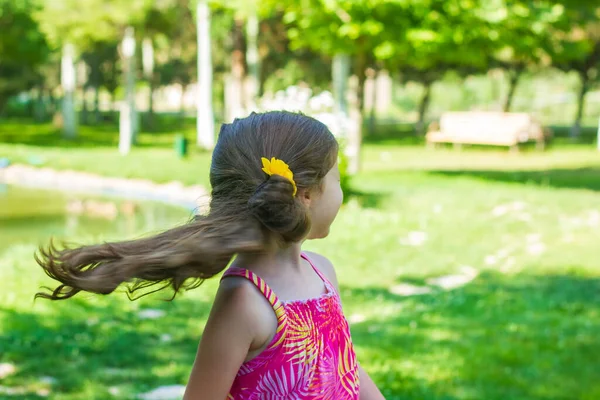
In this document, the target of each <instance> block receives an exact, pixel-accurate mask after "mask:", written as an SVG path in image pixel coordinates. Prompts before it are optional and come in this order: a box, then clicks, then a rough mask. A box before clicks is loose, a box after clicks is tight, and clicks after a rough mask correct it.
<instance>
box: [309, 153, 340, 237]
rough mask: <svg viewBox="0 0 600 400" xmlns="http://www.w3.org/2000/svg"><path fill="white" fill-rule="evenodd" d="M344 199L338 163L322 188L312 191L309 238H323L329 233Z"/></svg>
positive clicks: (324, 181)
mask: <svg viewBox="0 0 600 400" xmlns="http://www.w3.org/2000/svg"><path fill="white" fill-rule="evenodd" d="M343 200H344V194H343V192H342V187H341V186H340V170H339V168H338V165H337V163H336V164H335V165H334V166H333V168H331V170H329V172H328V173H327V175H325V178H323V183H322V185H321V190H314V191H312V192H311V193H310V205H309V209H310V217H311V223H312V225H311V229H310V233H309V234H308V237H307V239H322V238H324V237H326V236H327V235H329V228H330V227H331V224H332V223H333V220H334V219H335V217H336V216H337V213H338V211H339V209H340V207H341V205H342V201H343Z"/></svg>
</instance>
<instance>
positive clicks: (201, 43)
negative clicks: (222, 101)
mask: <svg viewBox="0 0 600 400" xmlns="http://www.w3.org/2000/svg"><path fill="white" fill-rule="evenodd" d="M196 18H197V21H196V24H197V25H196V29H197V38H198V93H197V98H196V141H197V144H198V146H200V147H201V148H203V149H205V150H212V149H213V148H214V147H215V121H214V115H213V106H212V91H213V87H212V80H213V78H212V58H211V49H210V9H209V8H208V2H207V0H198V3H197V17H196Z"/></svg>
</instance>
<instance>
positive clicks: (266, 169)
mask: <svg viewBox="0 0 600 400" xmlns="http://www.w3.org/2000/svg"><path fill="white" fill-rule="evenodd" d="M261 161H262V165H263V169H262V170H263V171H264V172H265V174H267V175H272V172H271V162H270V161H269V160H268V159H266V158H264V157H262V158H261Z"/></svg>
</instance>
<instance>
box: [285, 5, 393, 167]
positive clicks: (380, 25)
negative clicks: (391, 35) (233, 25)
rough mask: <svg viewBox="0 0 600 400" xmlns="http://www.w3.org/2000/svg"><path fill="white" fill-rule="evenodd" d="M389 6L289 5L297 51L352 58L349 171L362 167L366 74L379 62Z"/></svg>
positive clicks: (288, 18)
mask: <svg viewBox="0 0 600 400" xmlns="http://www.w3.org/2000/svg"><path fill="white" fill-rule="evenodd" d="M386 3H387V2H385V1H383V0H382V1H367V0H339V1H325V0H294V1H290V2H287V3H285V4H286V5H285V8H284V12H285V15H284V20H285V22H286V23H287V24H288V26H289V28H288V36H289V38H290V41H291V45H292V48H293V49H301V48H308V49H310V50H313V51H315V52H318V53H320V54H323V55H326V56H328V57H330V58H333V57H336V56H338V55H348V56H349V57H350V59H351V62H352V69H353V72H354V74H355V76H356V77H357V84H356V85H355V87H354V93H353V94H352V95H351V96H350V99H351V104H350V105H351V107H352V108H353V110H351V114H352V115H353V117H354V118H353V119H354V123H353V124H354V125H355V127H354V129H351V132H348V137H347V147H346V152H347V154H348V158H349V162H348V171H349V172H350V173H356V172H358V170H359V167H360V148H361V142H362V125H363V123H362V122H363V108H364V101H363V100H364V84H365V80H366V70H367V68H368V67H369V66H371V65H372V64H373V63H374V61H375V59H374V57H373V52H374V49H375V47H376V46H377V44H378V43H379V42H380V35H381V33H382V32H383V30H384V29H385V26H386V22H388V21H389V19H390V17H391V16H390V15H385V14H384V13H382V10H383V8H385V5H386Z"/></svg>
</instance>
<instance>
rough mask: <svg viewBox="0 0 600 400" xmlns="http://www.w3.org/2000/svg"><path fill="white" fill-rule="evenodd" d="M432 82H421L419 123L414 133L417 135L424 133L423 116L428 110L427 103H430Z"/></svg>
mask: <svg viewBox="0 0 600 400" xmlns="http://www.w3.org/2000/svg"><path fill="white" fill-rule="evenodd" d="M432 84H433V82H423V89H424V92H423V97H421V102H420V103H419V121H418V122H417V126H416V131H417V133H423V132H424V131H425V115H426V114H427V109H428V108H429V103H430V101H431V86H432Z"/></svg>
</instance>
